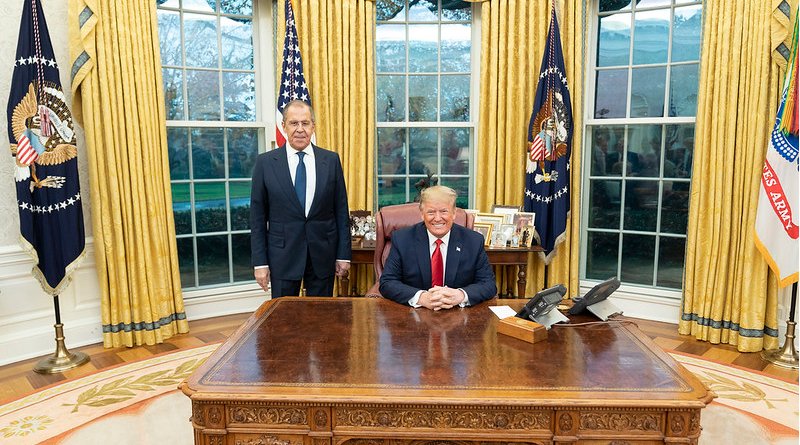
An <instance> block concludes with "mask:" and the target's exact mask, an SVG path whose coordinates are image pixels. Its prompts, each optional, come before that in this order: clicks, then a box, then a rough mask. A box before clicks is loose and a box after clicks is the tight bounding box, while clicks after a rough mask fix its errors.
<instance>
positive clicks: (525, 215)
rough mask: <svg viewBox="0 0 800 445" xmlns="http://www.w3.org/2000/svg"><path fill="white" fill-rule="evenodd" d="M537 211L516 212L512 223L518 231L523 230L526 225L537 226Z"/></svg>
mask: <svg viewBox="0 0 800 445" xmlns="http://www.w3.org/2000/svg"><path fill="white" fill-rule="evenodd" d="M535 221H536V213H533V212H517V213H515V214H514V218H513V220H512V224H514V226H515V227H516V228H517V230H518V231H520V232H522V231H523V230H524V228H525V227H533V226H535V225H536V224H535Z"/></svg>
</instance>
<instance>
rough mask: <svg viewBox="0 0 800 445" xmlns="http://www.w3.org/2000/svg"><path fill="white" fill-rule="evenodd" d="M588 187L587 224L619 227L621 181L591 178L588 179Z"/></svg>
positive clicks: (601, 227) (611, 227)
mask: <svg viewBox="0 0 800 445" xmlns="http://www.w3.org/2000/svg"><path fill="white" fill-rule="evenodd" d="M589 187H590V192H589V221H588V226H589V227H592V228H597V229H619V214H620V211H619V209H620V196H621V195H620V191H621V190H622V181H619V180H616V181H608V180H602V179H593V180H591V181H589Z"/></svg>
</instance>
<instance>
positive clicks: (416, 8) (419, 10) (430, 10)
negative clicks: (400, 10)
mask: <svg viewBox="0 0 800 445" xmlns="http://www.w3.org/2000/svg"><path fill="white" fill-rule="evenodd" d="M436 9H437V7H436V0H432V1H431V0H419V1H418V2H416V3H415V4H413V5H411V7H410V8H409V9H408V21H410V22H435V21H437V20H439V14H437V13H436Z"/></svg>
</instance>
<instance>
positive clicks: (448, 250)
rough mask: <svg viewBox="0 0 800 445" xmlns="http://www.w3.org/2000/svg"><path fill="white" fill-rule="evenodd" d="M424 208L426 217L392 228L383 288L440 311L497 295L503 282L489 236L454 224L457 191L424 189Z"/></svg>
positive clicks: (401, 298) (408, 301) (397, 297)
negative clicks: (498, 280) (492, 257)
mask: <svg viewBox="0 0 800 445" xmlns="http://www.w3.org/2000/svg"><path fill="white" fill-rule="evenodd" d="M419 208H420V213H421V215H422V222H420V223H417V224H415V225H413V226H411V227H406V228H404V229H399V230H396V231H394V232H393V233H392V249H391V250H390V251H389V256H388V257H387V258H386V264H384V268H383V274H382V275H381V279H380V292H381V294H382V295H383V296H384V297H386V298H389V299H391V300H394V301H396V302H398V303H400V304H408V305H410V306H413V307H426V308H428V309H433V310H435V311H438V310H440V309H450V308H452V307H456V306H460V307H464V306H469V305H474V304H477V303H480V302H481V301H484V300H488V299H490V298H492V297H494V296H495V295H496V294H497V286H496V285H495V281H494V273H492V268H491V266H490V265H489V257H488V256H487V255H486V251H485V250H484V248H483V236H481V235H480V234H479V233H478V232H475V231H473V230H470V229H467V228H465V227H462V226H459V225H457V224H453V222H454V220H455V215H456V192H455V191H454V190H453V189H451V188H449V187H444V186H434V187H429V188H427V189H424V190H423V191H422V194H421V197H420V205H419Z"/></svg>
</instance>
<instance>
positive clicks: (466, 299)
mask: <svg viewBox="0 0 800 445" xmlns="http://www.w3.org/2000/svg"><path fill="white" fill-rule="evenodd" d="M458 290H460V291H461V292H463V293H464V300H462V301H461V303H458V307H467V306H469V295H467V291H465V290H464V289H461V288H460V287H459V288H458Z"/></svg>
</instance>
